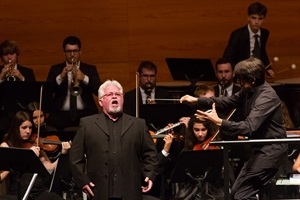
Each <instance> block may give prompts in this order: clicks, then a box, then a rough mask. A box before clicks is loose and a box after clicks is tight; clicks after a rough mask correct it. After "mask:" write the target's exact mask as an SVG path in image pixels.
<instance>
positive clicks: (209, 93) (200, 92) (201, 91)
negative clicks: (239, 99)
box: [194, 84, 215, 98]
mask: <svg viewBox="0 0 300 200" xmlns="http://www.w3.org/2000/svg"><path fill="white" fill-rule="evenodd" d="M194 95H195V97H205V98H210V97H214V96H215V90H214V88H213V87H211V86H209V85H206V84H202V85H199V86H197V87H196V89H195V91H194Z"/></svg>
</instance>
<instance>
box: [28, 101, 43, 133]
mask: <svg viewBox="0 0 300 200" xmlns="http://www.w3.org/2000/svg"><path fill="white" fill-rule="evenodd" d="M39 107H40V105H39V103H38V102H36V101H34V102H30V103H29V104H28V105H27V111H28V112H29V114H31V116H32V120H33V123H34V126H35V128H37V127H38V125H39V118H40V125H44V123H45V115H44V112H43V111H42V110H41V109H40V108H39Z"/></svg>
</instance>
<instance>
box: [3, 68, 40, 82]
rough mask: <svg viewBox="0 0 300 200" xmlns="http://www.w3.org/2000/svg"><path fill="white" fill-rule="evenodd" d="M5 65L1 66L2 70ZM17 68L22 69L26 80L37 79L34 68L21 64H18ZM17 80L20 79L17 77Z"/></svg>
mask: <svg viewBox="0 0 300 200" xmlns="http://www.w3.org/2000/svg"><path fill="white" fill-rule="evenodd" d="M3 67H4V65H2V66H0V71H1V70H2V69H3ZM17 69H18V70H19V71H20V73H21V74H22V75H23V76H24V77H25V81H35V76H34V72H33V70H32V69H30V68H28V67H23V66H21V65H19V64H17ZM5 81H6V79H5ZM17 81H20V80H18V79H17Z"/></svg>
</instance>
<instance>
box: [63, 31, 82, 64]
mask: <svg viewBox="0 0 300 200" xmlns="http://www.w3.org/2000/svg"><path fill="white" fill-rule="evenodd" d="M62 48H63V51H64V54H65V58H66V61H67V63H69V64H73V62H78V61H80V55H81V41H80V39H79V38H78V37H76V36H68V37H66V38H65V39H64V41H63V45H62Z"/></svg>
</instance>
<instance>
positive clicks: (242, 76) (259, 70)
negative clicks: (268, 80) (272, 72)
mask: <svg viewBox="0 0 300 200" xmlns="http://www.w3.org/2000/svg"><path fill="white" fill-rule="evenodd" d="M234 71H235V74H236V78H237V82H238V84H240V86H241V88H242V89H243V90H249V89H250V90H251V89H253V88H255V87H257V86H259V85H262V84H263V83H264V82H265V67H264V64H263V63H262V61H261V60H259V59H258V58H255V57H251V58H248V59H247V60H243V61H241V62H239V63H238V64H236V66H235V69H234Z"/></svg>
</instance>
